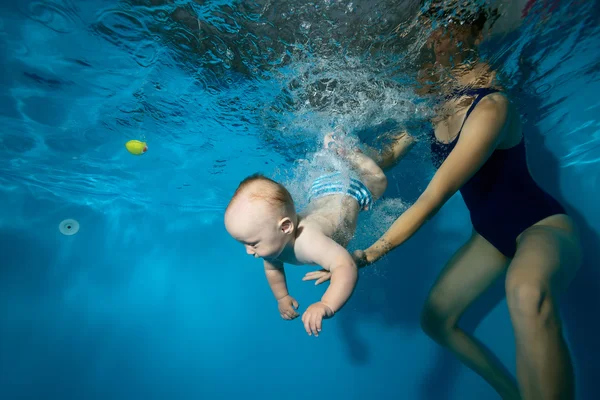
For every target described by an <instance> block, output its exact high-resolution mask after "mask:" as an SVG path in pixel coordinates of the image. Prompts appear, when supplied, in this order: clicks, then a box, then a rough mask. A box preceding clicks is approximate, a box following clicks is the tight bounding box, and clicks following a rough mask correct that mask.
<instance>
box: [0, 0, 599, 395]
mask: <svg viewBox="0 0 600 400" xmlns="http://www.w3.org/2000/svg"><path fill="white" fill-rule="evenodd" d="M527 4H529V5H531V2H524V1H523V2H513V3H512V4H511V5H508V4H502V3H498V4H497V6H498V7H499V9H500V13H501V15H502V17H501V18H499V19H498V21H497V23H496V25H495V26H494V27H493V28H492V33H494V35H493V36H491V37H490V39H489V40H487V41H486V42H484V43H482V51H483V54H484V56H485V57H487V59H488V60H489V62H490V63H491V64H492V65H494V66H495V67H496V68H497V69H498V70H499V71H500V72H501V73H502V74H503V79H504V80H505V81H504V82H505V84H506V87H507V89H508V93H509V95H510V96H511V98H512V99H513V100H514V101H515V102H516V103H517V104H518V105H519V107H520V109H521V110H522V113H523V117H524V120H525V125H524V130H525V134H526V140H527V141H528V145H529V148H528V149H529V153H528V154H529V162H530V167H531V170H532V173H533V175H534V177H535V178H536V179H537V180H538V181H539V183H540V184H541V185H542V186H543V187H544V188H545V189H547V190H548V191H549V192H551V193H552V194H553V195H555V196H557V197H558V198H559V199H560V200H561V201H562V202H563V203H564V204H565V205H566V206H567V207H568V209H569V212H570V213H572V214H573V215H574V217H575V219H576V220H577V222H578V223H579V224H580V227H581V230H582V232H583V237H584V247H585V250H586V260H585V262H584V266H583V268H582V269H581V271H580V273H579V276H578V278H577V279H576V281H575V282H574V283H573V285H572V287H571V290H570V291H569V292H568V294H567V295H566V296H565V298H564V301H563V309H564V314H565V329H566V331H567V335H568V338H569V343H570V345H571V347H572V350H573V355H574V358H575V366H576V370H577V377H578V382H577V384H578V394H579V397H578V398H581V399H595V398H597V396H598V389H597V387H596V385H595V381H594V379H595V378H596V377H597V376H598V372H600V371H598V367H597V366H596V362H595V359H594V355H595V354H600V345H599V344H598V342H597V339H596V337H597V334H596V333H595V331H596V329H597V328H598V323H597V322H596V321H595V319H594V316H595V315H596V314H597V310H598V305H599V304H598V303H599V302H600V298H599V297H598V293H599V290H598V289H599V286H600V273H599V272H598V270H597V266H598V265H599V263H600V252H599V250H598V234H599V232H598V231H599V229H600V211H599V209H598V207H597V205H596V204H597V201H596V195H597V194H598V191H599V190H600V189H599V183H600V174H599V168H598V160H599V159H600V138H599V136H598V135H599V132H600V129H599V119H598V117H597V114H598V110H599V106H600V102H599V101H598V100H597V99H596V98H595V96H594V94H595V93H596V90H600V82H599V80H600V70H599V69H598V65H600V64H599V62H600V51H599V50H598V46H597V43H598V39H599V37H600V32H599V30H600V28H599V25H598V18H599V16H600V13H599V11H598V3H597V2H582V1H543V0H540V1H537V2H536V3H535V4H534V6H533V8H531V9H528V8H527V9H528V10H529V11H528V15H527V16H525V17H523V15H522V14H523V10H524V9H525V8H526V7H527ZM417 9H418V5H417V4H416V3H415V2H391V1H363V0H356V1H352V2H350V1H342V0H340V1H338V0H323V1H311V2H309V1H306V2H305V1H300V2H283V1H282V2H277V3H275V2H270V1H262V0H261V1H255V2H243V3H240V2H229V1H210V2H203V1H192V0H190V1H187V0H183V1H174V2H171V1H160V0H130V1H120V2H119V1H113V0H111V1H108V0H103V1H100V0H97V1H96V0H93V1H89V2H85V3H84V2H76V1H67V0H62V1H59V0H52V1H50V0H48V1H26V0H19V1H14V2H12V4H10V5H9V4H2V5H0V12H1V19H0V38H1V40H0V43H1V47H0V50H1V51H0V54H1V55H2V63H1V64H0V68H1V69H2V74H1V76H0V80H1V85H0V118H1V120H2V122H3V124H2V125H3V126H4V128H3V130H2V132H1V133H0V193H1V195H0V205H2V208H1V210H2V211H1V214H0V216H1V217H0V246H1V248H0V250H1V254H2V265H1V268H0V273H1V277H0V354H2V357H0V397H2V398H6V399H29V398H31V399H34V398H50V397H56V398H63V399H71V398H72V399H81V398H109V397H110V398H118V399H121V398H123V399H131V398H145V399H165V398H181V399H187V398H203V399H226V398H227V399H229V398H237V397H241V396H248V397H250V398H266V399H271V398H276V397H279V396H282V395H285V397H286V398H289V399H296V398H298V399H300V398H305V397H306V396H310V397H312V398H317V399H321V398H331V397H333V398H338V397H339V398H341V397H344V398H352V399H354V398H357V399H358V398H364V397H365V396H369V397H371V398H376V399H391V398H407V399H420V398H425V399H440V398H444V399H446V398H447V399H453V398H455V399H480V398H494V397H493V396H494V392H493V391H492V390H491V388H489V387H488V386H487V384H486V383H485V382H484V381H483V380H482V379H480V378H478V377H477V376H475V374H474V373H472V372H471V371H470V370H468V369H467V368H465V367H463V366H462V365H461V364H460V363H459V362H458V361H456V360H455V359H454V358H453V357H452V356H451V355H450V354H449V353H447V352H445V351H444V350H442V349H441V348H439V347H438V346H437V345H436V344H435V343H433V342H432V341H431V340H430V339H428V338H427V337H426V336H425V335H424V334H422V333H421V331H420V328H419V311H420V307H421V304H422V302H423V300H424V298H425V296H426V294H427V290H428V288H429V287H430V285H431V283H432V281H433V279H434V278H435V276H436V275H437V273H438V272H439V270H440V269H441V268H442V266H443V264H444V262H445V260H446V259H447V258H448V257H449V256H450V255H451V254H452V253H453V252H454V250H455V249H456V248H457V247H458V246H459V245H460V244H461V243H462V242H463V241H464V240H465V239H466V237H467V236H468V234H469V232H470V225H469V222H468V213H467V211H466V209H465V208H464V205H463V204H462V203H461V201H460V198H459V196H458V195H457V196H455V197H454V198H453V199H451V200H450V204H447V205H446V206H445V207H444V208H443V209H442V211H441V212H440V213H439V214H438V215H437V216H436V217H435V218H434V219H433V220H432V221H430V223H429V224H427V225H426V226H425V227H424V228H423V229H422V230H421V232H419V234H418V235H417V236H416V237H415V238H413V239H412V240H411V241H409V242H408V243H407V244H406V245H404V246H402V248H400V249H398V250H397V251H396V252H395V253H394V254H392V255H391V256H390V257H389V258H388V259H386V260H384V261H382V262H381V263H379V264H378V265H377V266H376V267H375V268H373V269H371V270H366V271H364V272H362V273H361V280H360V282H359V286H358V288H357V291H356V293H355V295H354V296H353V298H352V300H351V302H350V303H349V304H348V305H347V306H346V307H345V308H344V310H343V312H340V313H339V315H337V316H336V317H335V318H334V319H331V320H328V321H326V322H325V328H324V331H323V334H322V335H321V336H320V337H319V338H318V339H315V338H312V337H307V336H306V334H305V333H304V331H303V329H302V326H301V323H300V321H298V320H296V321H292V322H289V321H282V320H281V319H280V318H279V315H278V313H277V310H276V308H275V305H274V304H273V300H272V295H271V293H270V292H269V290H268V287H267V285H266V283H265V282H264V275H263V272H262V268H261V264H260V261H258V260H253V259H250V258H248V257H247V255H246V254H245V253H244V251H243V249H242V248H241V247H240V246H239V245H238V244H236V243H235V242H234V241H233V240H231V239H230V238H229V237H228V235H227V234H226V232H225V230H224V227H223V223H222V212H223V209H224V206H225V204H226V202H227V201H228V199H229V196H230V195H231V192H232V190H233V189H234V188H235V187H236V186H237V183H238V182H239V180H240V179H242V178H243V177H245V176H246V175H248V174H250V173H252V172H255V171H262V172H264V173H266V174H269V175H273V176H278V177H282V178H283V179H286V180H287V181H289V182H293V180H294V178H293V177H294V176H296V175H295V174H296V173H297V170H298V165H297V163H296V160H299V159H307V158H309V157H310V155H311V154H312V152H314V151H315V150H316V149H317V146H318V145H319V142H318V138H319V137H320V135H322V133H323V132H324V131H325V130H326V129H331V128H333V127H343V128H344V129H346V130H348V131H350V132H355V133H357V134H358V135H361V136H362V137H363V138H366V139H367V140H369V139H371V138H373V137H374V136H376V135H377V133H378V132H380V131H382V130H383V129H385V128H386V127H388V126H396V125H406V126H409V127H411V126H413V125H411V124H414V126H418V120H419V118H423V117H426V116H427V115H428V102H427V101H426V100H424V99H422V98H420V97H419V96H417V95H415V93H414V92H413V90H412V89H411V87H412V86H411V85H412V84H413V83H414V75H415V73H416V70H417V69H418V66H419V63H420V62H421V61H422V59H421V58H420V57H421V56H422V54H421V49H422V47H423V43H424V36H425V35H424V33H423V31H422V27H420V26H419V25H418V24H416V23H415V18H414V15H415V13H416V11H417ZM415 121H416V122H415ZM129 140H142V141H145V142H147V144H148V152H147V153H146V154H144V155H142V156H139V157H138V156H133V155H131V154H129V153H128V152H127V151H126V149H125V146H124V145H125V143H126V142H127V141H129ZM427 151H428V146H427V143H426V142H425V141H421V142H420V143H419V144H418V145H417V146H416V147H415V149H413V151H411V154H410V155H409V156H408V158H407V159H406V160H404V161H402V163H401V165H399V166H398V167H396V168H395V169H394V170H393V171H392V179H390V185H389V189H388V193H386V200H385V202H383V205H382V206H381V207H380V208H378V209H377V210H375V211H376V212H375V213H373V214H372V215H369V216H365V217H364V219H363V221H362V223H363V224H364V226H365V227H368V228H370V229H362V230H360V232H359V234H358V236H357V238H356V241H355V243H354V244H353V245H354V246H359V245H360V244H362V243H365V242H368V241H369V240H370V239H372V238H373V237H375V235H376V233H377V232H376V230H377V229H383V227H382V226H380V225H382V224H376V222H377V221H379V222H380V221H381V220H382V219H383V220H386V221H389V222H391V220H390V218H393V216H394V215H397V213H399V212H400V211H401V210H403V209H404V208H405V207H406V205H407V204H410V203H411V202H412V201H414V200H415V198H416V196H417V195H418V194H419V193H420V191H422V190H423V188H424V186H425V185H426V183H427V179H428V178H429V177H430V176H431V174H432V173H433V170H432V168H431V165H430V162H429V154H428V153H427ZM299 192H300V189H299V187H298V188H296V192H295V193H299ZM67 218H72V219H75V220H77V221H78V222H79V226H80V229H79V231H78V232H77V233H76V234H74V235H70V236H66V235H63V234H61V232H60V230H59V224H60V223H61V221H63V220H65V219H67ZM307 271H308V270H307V269H306V268H295V269H289V270H288V273H287V274H288V282H289V286H290V290H292V291H293V292H294V293H295V296H296V298H297V299H298V300H299V302H300V306H301V309H302V307H306V306H307V305H308V304H310V302H312V301H314V299H315V298H317V297H318V296H320V294H321V293H322V292H323V290H324V289H323V288H322V287H316V288H315V287H314V286H312V285H311V284H310V283H306V282H302V281H301V280H300V278H301V277H302V276H303V275H304V273H305V272H307ZM501 286H502V285H499V288H498V290H496V292H495V293H493V294H492V295H490V296H488V297H486V299H484V300H485V301H484V302H483V304H482V306H481V307H479V308H478V309H476V310H473V311H472V312H470V313H469V315H468V316H467V321H466V322H467V324H468V325H471V326H475V325H476V323H477V321H478V320H481V323H480V324H479V325H478V326H477V330H476V333H477V335H478V337H480V338H481V340H483V341H484V342H485V343H486V344H488V345H489V346H490V347H491V348H492V350H494V351H496V352H497V353H498V354H500V357H501V359H502V361H503V362H505V363H506V365H507V366H508V367H509V369H510V370H511V371H513V372H514V355H513V353H514V344H513V341H512V331H511V327H510V324H509V319H508V313H507V311H506V306H505V303H504V301H502V300H501V299H500V298H499V297H498V296H499V294H500V291H501V289H502V288H501ZM485 306H489V307H492V311H491V313H490V314H489V315H487V316H485V317H482V313H483V311H484V309H485V308H486V307H485ZM482 318H483V319H482ZM340 380H341V382H342V383H339V382H340Z"/></svg>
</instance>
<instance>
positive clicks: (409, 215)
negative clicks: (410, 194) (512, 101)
mask: <svg viewBox="0 0 600 400" xmlns="http://www.w3.org/2000/svg"><path fill="white" fill-rule="evenodd" d="M508 106H509V105H508V100H507V99H506V97H504V96H503V95H501V94H492V95H489V96H486V97H485V98H484V99H483V100H482V101H481V102H480V103H479V104H478V105H477V107H476V108H475V110H474V111H473V112H472V113H471V115H470V116H469V118H468V119H467V122H466V123H465V125H464V127H463V130H462V132H461V134H460V137H459V138H458V143H457V144H456V147H455V148H454V149H453V150H452V152H451V153H450V155H449V156H448V158H447V159H446V160H445V161H444V163H443V164H442V165H441V167H440V168H439V169H438V171H437V172H436V174H435V175H434V176H433V179H432V180H431V182H430V183H429V185H428V186H427V188H426V189H425V191H424V192H423V194H421V196H420V197H419V198H418V199H417V201H416V202H415V203H414V204H413V205H412V206H411V207H410V208H409V209H408V210H406V211H405V212H404V213H403V214H402V215H401V216H400V217H399V218H398V219H397V220H396V221H395V222H394V223H393V224H392V226H391V227H390V228H389V229H388V230H387V232H385V233H384V234H383V236H381V237H380V238H379V239H378V240H377V241H376V242H375V243H373V245H371V246H370V247H369V248H368V249H366V250H365V251H364V258H365V260H363V261H364V262H366V263H373V262H375V261H377V260H378V259H380V258H381V257H383V256H384V255H385V254H387V253H388V252H389V251H391V250H393V249H395V248H396V247H398V246H399V245H401V244H402V243H404V242H405V241H406V240H408V239H409V238H410V237H411V236H412V235H414V234H415V233H416V232H417V231H418V230H419V228H421V226H423V224H424V223H425V222H426V221H427V220H428V219H430V218H431V217H433V216H434V215H435V213H436V212H437V211H438V210H439V209H440V208H441V207H442V206H443V205H444V203H446V201H447V200H448V199H449V198H450V197H452V196H453V195H454V194H455V193H456V192H457V191H458V190H459V189H460V188H461V187H462V185H464V184H465V183H466V182H467V181H468V180H469V179H470V178H471V177H472V176H473V175H474V174H475V173H476V172H477V171H478V170H479V168H481V166H482V165H483V164H484V163H485V162H486V160H487V159H488V158H489V156H490V155H491V154H492V152H493V151H494V150H495V149H496V146H497V145H498V143H499V142H500V141H501V139H502V136H503V135H502V134H503V132H504V129H503V127H504V125H505V122H506V121H507V115H508Z"/></svg>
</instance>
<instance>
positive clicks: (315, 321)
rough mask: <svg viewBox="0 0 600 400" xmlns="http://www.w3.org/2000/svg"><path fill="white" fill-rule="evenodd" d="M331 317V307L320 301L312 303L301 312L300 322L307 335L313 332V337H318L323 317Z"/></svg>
mask: <svg viewBox="0 0 600 400" xmlns="http://www.w3.org/2000/svg"><path fill="white" fill-rule="evenodd" d="M331 317H333V310H332V309H331V308H329V307H328V306H326V305H325V304H323V303H321V302H318V303H315V304H312V305H311V306H310V307H308V308H307V309H306V311H305V312H304V314H302V322H304V329H305V330H306V333H308V335H309V336H310V335H311V334H314V335H315V337H318V336H319V332H321V323H322V321H323V318H325V319H327V318H331Z"/></svg>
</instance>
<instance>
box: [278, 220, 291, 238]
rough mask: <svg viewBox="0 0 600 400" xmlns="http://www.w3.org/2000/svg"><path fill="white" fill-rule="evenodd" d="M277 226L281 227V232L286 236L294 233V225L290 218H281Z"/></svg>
mask: <svg viewBox="0 0 600 400" xmlns="http://www.w3.org/2000/svg"><path fill="white" fill-rule="evenodd" d="M279 226H280V227H281V232H283V233H285V234H288V233H292V232H293V231H294V223H293V222H292V220H291V219H290V218H287V217H286V218H283V219H282V220H281V221H279Z"/></svg>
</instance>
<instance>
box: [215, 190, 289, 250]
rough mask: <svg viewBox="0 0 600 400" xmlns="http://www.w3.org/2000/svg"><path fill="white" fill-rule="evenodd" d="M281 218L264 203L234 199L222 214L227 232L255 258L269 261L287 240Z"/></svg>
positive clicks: (283, 246)
mask: <svg viewBox="0 0 600 400" xmlns="http://www.w3.org/2000/svg"><path fill="white" fill-rule="evenodd" d="M280 221H281V218H280V217H279V215H278V213H276V210H274V209H273V208H272V207H271V206H270V205H269V204H268V203H266V202H260V201H247V200H245V199H240V200H238V201H237V202H236V203H235V204H234V205H232V207H231V208H230V209H229V210H228V212H227V214H226V215H225V228H226V229H227V232H229V234H230V235H231V236H232V237H233V238H234V239H235V240H237V241H238V242H240V243H242V244H243V245H244V247H245V248H246V253H248V254H249V255H251V256H253V257H256V258H264V259H266V260H272V259H276V258H277V257H279V255H280V254H281V252H282V251H283V249H284V248H285V246H286V245H287V244H288V243H289V241H290V240H291V235H290V234H288V233H286V232H285V231H284V229H282V227H281V224H280Z"/></svg>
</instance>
